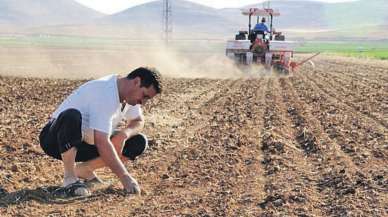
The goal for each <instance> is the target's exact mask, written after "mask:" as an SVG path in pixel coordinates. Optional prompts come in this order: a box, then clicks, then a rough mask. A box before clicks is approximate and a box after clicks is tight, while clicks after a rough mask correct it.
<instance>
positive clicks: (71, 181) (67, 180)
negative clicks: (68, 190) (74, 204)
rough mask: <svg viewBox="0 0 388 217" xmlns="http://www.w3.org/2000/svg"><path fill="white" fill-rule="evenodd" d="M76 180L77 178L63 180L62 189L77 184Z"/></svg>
mask: <svg viewBox="0 0 388 217" xmlns="http://www.w3.org/2000/svg"><path fill="white" fill-rule="evenodd" d="M77 181H78V178H77V177H65V178H63V187H66V186H68V185H70V184H73V183H74V182H77Z"/></svg>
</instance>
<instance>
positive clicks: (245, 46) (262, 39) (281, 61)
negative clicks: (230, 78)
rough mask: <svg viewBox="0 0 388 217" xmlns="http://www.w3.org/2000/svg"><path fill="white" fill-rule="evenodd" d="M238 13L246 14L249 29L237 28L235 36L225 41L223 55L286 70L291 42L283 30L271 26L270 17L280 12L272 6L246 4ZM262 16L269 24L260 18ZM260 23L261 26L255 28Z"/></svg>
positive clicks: (271, 18) (290, 54)
mask: <svg viewBox="0 0 388 217" xmlns="http://www.w3.org/2000/svg"><path fill="white" fill-rule="evenodd" d="M241 13H242V15H244V16H248V30H245V31H239V32H238V34H236V36H235V40H229V41H228V42H227V46H226V55H227V56H229V57H230V58H232V59H234V60H235V61H236V62H237V63H239V64H245V65H250V64H262V65H264V66H265V68H267V69H270V68H275V69H276V70H278V71H281V72H285V73H288V72H289V68H290V61H291V58H292V55H293V51H294V43H292V42H287V41H285V36H284V35H283V34H282V32H277V31H275V29H274V28H273V20H274V18H275V17H277V16H280V13H279V12H278V11H275V10H273V9H271V8H248V9H242V10H241ZM264 19H265V21H268V26H267V24H265V23H264V22H262V21H263V20H264ZM252 24H254V25H252ZM263 25H265V27H263ZM260 26H261V27H263V28H255V27H260Z"/></svg>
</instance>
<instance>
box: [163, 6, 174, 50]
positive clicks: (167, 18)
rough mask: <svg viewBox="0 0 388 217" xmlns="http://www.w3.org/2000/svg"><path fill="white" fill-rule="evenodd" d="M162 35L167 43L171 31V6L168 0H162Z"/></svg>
mask: <svg viewBox="0 0 388 217" xmlns="http://www.w3.org/2000/svg"><path fill="white" fill-rule="evenodd" d="M163 32H164V34H163V37H164V41H165V43H166V44H168V42H169V40H170V38H171V33H172V8H171V2H170V1H169V0H163Z"/></svg>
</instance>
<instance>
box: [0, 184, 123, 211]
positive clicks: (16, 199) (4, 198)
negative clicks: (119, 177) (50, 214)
mask: <svg viewBox="0 0 388 217" xmlns="http://www.w3.org/2000/svg"><path fill="white" fill-rule="evenodd" d="M59 188H60V186H45V187H38V188H36V189H22V190H19V191H15V192H7V191H6V190H4V189H3V188H1V186H0V207H8V206H10V205H18V204H21V203H24V202H27V201H31V200H35V201H37V202H40V203H46V204H68V203H73V202H76V201H81V200H82V201H83V200H94V199H96V198H99V197H102V196H103V195H107V194H115V195H124V194H125V193H123V191H120V190H118V189H114V188H113V187H112V186H109V187H107V188H104V189H98V190H95V191H93V192H92V194H91V195H90V196H79V197H61V196H58V195H56V194H55V191H56V190H57V189H59Z"/></svg>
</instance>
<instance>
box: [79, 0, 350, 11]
mask: <svg viewBox="0 0 388 217" xmlns="http://www.w3.org/2000/svg"><path fill="white" fill-rule="evenodd" d="M75 1H77V2H79V3H81V4H83V5H85V6H87V7H89V8H93V9H95V10H97V11H100V12H102V13H105V14H113V13H116V12H119V11H122V10H125V9H127V8H129V7H133V6H135V5H139V4H144V3H147V2H151V1H155V0H109V1H108V0H75ZM190 1H192V2H196V3H199V4H203V5H206V6H210V7H214V8H231V7H242V6H245V5H249V4H255V3H260V2H262V1H263V0H190ZM312 1H321V2H328V3H334V2H346V1H355V0H312Z"/></svg>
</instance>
